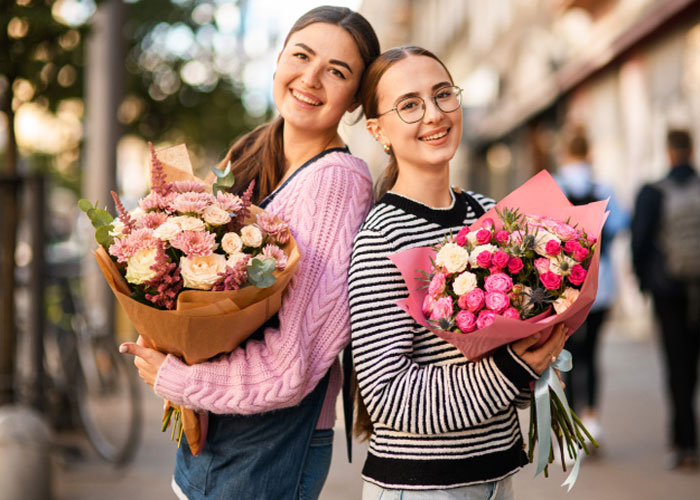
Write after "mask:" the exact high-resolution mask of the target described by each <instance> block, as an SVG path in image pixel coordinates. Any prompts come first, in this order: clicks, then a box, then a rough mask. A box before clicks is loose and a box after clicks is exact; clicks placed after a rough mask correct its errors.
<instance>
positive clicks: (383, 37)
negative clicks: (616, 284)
mask: <svg viewBox="0 0 700 500" xmlns="http://www.w3.org/2000/svg"><path fill="white" fill-rule="evenodd" d="M360 11H361V12H362V13H363V14H364V15H366V16H367V18H368V19H369V20H370V22H371V23H372V24H373V25H374V27H375V29H376V31H377V33H378V34H379V37H380V42H381V45H382V49H383V50H385V49H387V48H389V47H392V46H396V45H402V44H413V45H419V46H423V47H425V48H427V49H430V50H432V51H433V52H435V53H436V54H437V55H438V56H440V57H441V58H442V59H443V61H444V62H445V64H446V65H447V67H448V68H449V69H450V71H451V73H452V75H453V77H454V79H455V82H456V84H457V85H459V86H460V87H462V88H463V89H464V103H463V105H464V113H465V121H464V138H463V142H462V146H461V148H460V151H459V152H458V154H457V156H456V158H455V160H454V161H453V163H452V176H453V179H452V181H453V183H455V184H459V185H462V186H466V187H469V188H473V189H475V190H478V191H482V192H485V193H489V194H490V195H491V196H493V197H494V198H496V199H499V198H501V197H503V196H504V195H505V194H507V193H508V192H510V191H511V190H512V189H513V188H515V187H517V186H518V185H520V184H521V183H522V182H523V181H525V180H526V179H528V178H529V177H531V176H532V175H533V174H535V173H536V172H538V171H540V170H542V169H547V170H551V171H555V170H556V163H557V138H558V136H559V133H560V132H561V131H562V130H563V129H564V127H565V126H567V125H573V124H575V125H578V126H583V127H585V128H586V129H587V131H588V133H589V136H590V141H591V148H592V163H593V168H594V173H595V177H596V178H597V179H598V180H601V181H604V182H606V183H609V184H611V185H613V186H614V187H615V189H616V192H617V195H618V198H619V201H620V202H621V204H622V205H623V206H624V207H626V208H627V209H631V207H632V204H633V201H634V197H635V195H636V192H637V190H638V189H639V187H640V186H641V184H643V183H644V182H646V181H648V180H652V179H655V178H657V177H660V176H661V175H662V174H663V173H664V172H665V170H666V157H665V149H664V134H665V131H666V128H667V127H669V126H680V127H687V128H688V129H689V130H690V131H691V133H692V134H693V136H694V138H695V139H696V144H700V91H699V89H700V1H699V0H490V1H488V2H484V1H478V0H364V1H363V3H362V5H361V7H360ZM354 128H355V130H353V135H352V138H351V145H353V144H355V143H356V142H357V143H358V145H355V146H354V152H356V153H357V154H360V155H361V156H363V157H365V158H366V159H367V160H368V162H369V163H370V166H371V168H372V171H373V173H375V174H376V173H378V172H379V171H380V170H381V166H382V165H383V164H384V162H385V160H384V159H383V158H382V153H381V150H380V149H379V148H378V147H376V146H375V145H372V144H371V143H372V141H371V139H370V137H369V135H368V134H367V133H366V132H364V130H362V131H359V130H358V129H359V128H360V127H354ZM362 134H364V139H358V137H360V136H361V135H362ZM363 141H364V142H363ZM623 243H624V240H623ZM621 244H622V243H621ZM625 247H626V245H625ZM619 252H620V253H624V252H626V248H625V249H624V250H619ZM620 261H621V262H626V261H627V259H626V258H624V256H621V258H620ZM622 267H624V266H622ZM621 272H622V273H625V270H624V269H623V270H622V271H621ZM628 274H629V273H626V276H624V277H623V278H624V280H626V286H627V288H628V289H629V290H630V291H633V289H634V288H636V287H635V286H634V285H635V284H634V282H633V280H632V279H631V277H629V276H628ZM624 280H623V281H624ZM626 295H627V296H628V297H633V298H632V299H627V300H631V303H629V304H628V305H627V309H628V311H629V312H630V313H631V312H632V311H636V310H637V309H638V308H639V307H640V306H641V305H642V304H641V298H640V297H639V296H638V295H637V296H636V298H634V296H635V295H634V293H631V294H626Z"/></svg>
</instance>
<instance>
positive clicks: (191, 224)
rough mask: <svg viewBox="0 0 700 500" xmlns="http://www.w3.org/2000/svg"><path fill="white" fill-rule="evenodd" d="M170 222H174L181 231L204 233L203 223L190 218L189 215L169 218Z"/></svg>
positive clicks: (195, 218)
mask: <svg viewBox="0 0 700 500" xmlns="http://www.w3.org/2000/svg"><path fill="white" fill-rule="evenodd" d="M169 220H171V221H173V222H175V223H176V224H177V225H178V226H180V229H181V230H182V231H204V230H205V229H206V226H205V225H204V221H202V219H199V218H197V217H190V216H189V215H179V216H176V217H170V219H169Z"/></svg>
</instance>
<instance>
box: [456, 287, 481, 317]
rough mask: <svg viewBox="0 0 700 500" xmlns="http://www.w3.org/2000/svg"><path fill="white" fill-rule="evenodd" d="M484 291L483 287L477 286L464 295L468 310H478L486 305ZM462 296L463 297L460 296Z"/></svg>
mask: <svg viewBox="0 0 700 500" xmlns="http://www.w3.org/2000/svg"><path fill="white" fill-rule="evenodd" d="M484 295H485V294H484V291H483V290H482V289H481V288H475V289H474V290H472V291H470V292H469V293H467V294H466V295H464V303H465V306H466V307H463V308H462V309H466V310H467V311H471V312H477V311H478V310H480V309H483V307H484ZM460 298H461V297H460Z"/></svg>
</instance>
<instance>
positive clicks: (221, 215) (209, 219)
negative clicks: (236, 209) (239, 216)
mask: <svg viewBox="0 0 700 500" xmlns="http://www.w3.org/2000/svg"><path fill="white" fill-rule="evenodd" d="M202 218H203V219H204V222H206V223H207V224H211V225H212V226H222V225H224V224H227V223H228V222H229V221H230V220H231V217H230V216H229V214H228V212H227V211H226V210H224V209H223V208H221V207H218V206H216V205H209V206H208V207H207V208H205V209H204V212H203V213H202Z"/></svg>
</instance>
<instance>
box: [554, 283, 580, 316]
mask: <svg viewBox="0 0 700 500" xmlns="http://www.w3.org/2000/svg"><path fill="white" fill-rule="evenodd" d="M579 293H580V292H579V291H578V290H576V289H575V288H567V289H566V290H564V292H563V293H562V294H561V296H560V297H559V298H558V299H557V300H555V301H554V304H552V305H553V306H554V310H555V311H556V313H557V314H561V313H563V312H564V311H566V310H567V309H568V308H569V307H571V304H573V303H574V302H575V301H576V299H577V298H578V294H579Z"/></svg>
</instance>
